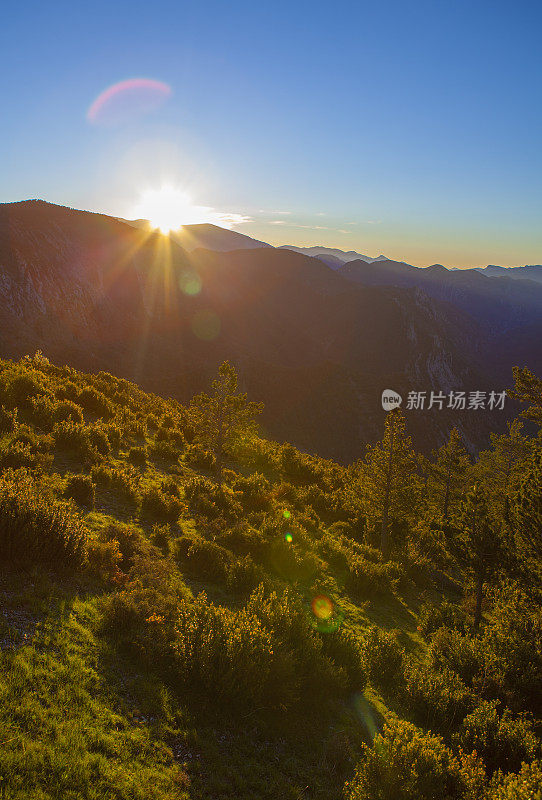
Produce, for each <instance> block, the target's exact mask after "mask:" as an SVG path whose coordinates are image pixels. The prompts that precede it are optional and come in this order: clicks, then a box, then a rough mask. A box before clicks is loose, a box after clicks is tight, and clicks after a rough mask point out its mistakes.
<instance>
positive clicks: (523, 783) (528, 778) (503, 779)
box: [485, 761, 542, 800]
mask: <svg viewBox="0 0 542 800" xmlns="http://www.w3.org/2000/svg"><path fill="white" fill-rule="evenodd" d="M485 800H542V764H541V763H540V761H533V762H532V763H531V764H523V765H522V767H521V769H520V770H519V772H518V774H517V775H513V774H511V775H506V776H503V775H501V774H498V775H497V776H496V778H495V779H494V780H493V782H492V784H491V786H490V788H489V791H488V793H487V795H486V798H485Z"/></svg>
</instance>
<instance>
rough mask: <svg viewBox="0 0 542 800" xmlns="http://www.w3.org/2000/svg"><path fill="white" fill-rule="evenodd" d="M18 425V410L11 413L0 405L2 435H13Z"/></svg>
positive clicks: (0, 432)
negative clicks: (12, 432)
mask: <svg viewBox="0 0 542 800" xmlns="http://www.w3.org/2000/svg"><path fill="white" fill-rule="evenodd" d="M16 425H17V409H15V410H14V411H9V410H8V409H7V408H4V406H2V405H0V434H2V433H11V431H12V430H13V429H14V428H15V426H16Z"/></svg>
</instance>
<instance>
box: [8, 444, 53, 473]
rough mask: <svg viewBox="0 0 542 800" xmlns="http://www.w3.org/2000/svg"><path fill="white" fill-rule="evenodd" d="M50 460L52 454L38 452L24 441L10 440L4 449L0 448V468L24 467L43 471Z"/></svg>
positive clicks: (49, 463) (51, 459)
mask: <svg viewBox="0 0 542 800" xmlns="http://www.w3.org/2000/svg"><path fill="white" fill-rule="evenodd" d="M52 461H53V458H52V456H49V455H47V454H45V453H40V452H38V451H36V449H35V448H33V447H32V446H31V445H29V444H27V443H24V442H19V441H11V442H10V443H9V445H8V446H7V447H6V449H5V450H0V469H21V468H25V469H30V470H36V471H43V470H45V469H47V468H48V467H49V466H50V465H51V464H52Z"/></svg>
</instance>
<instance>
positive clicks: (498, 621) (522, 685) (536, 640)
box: [481, 584, 542, 716]
mask: <svg viewBox="0 0 542 800" xmlns="http://www.w3.org/2000/svg"><path fill="white" fill-rule="evenodd" d="M481 651H482V652H483V654H484V661H483V663H484V670H485V672H486V673H487V672H490V673H491V676H492V680H493V681H494V682H495V683H496V684H497V687H498V690H497V692H496V693H497V694H498V696H499V697H501V699H502V700H503V701H504V702H505V704H506V705H507V706H508V707H509V708H512V709H513V710H517V711H521V710H525V711H532V712H533V713H534V714H535V715H537V716H542V692H541V691H540V687H541V686H542V614H541V613H540V603H539V601H537V600H533V599H530V598H529V597H527V595H526V594H525V592H524V591H523V590H522V589H521V588H520V587H519V586H517V585H515V584H510V585H507V586H505V587H504V589H503V590H502V591H501V592H500V594H499V595H498V596H497V599H496V602H495V604H494V607H493V610H492V615H491V622H490V624H489V625H487V626H486V627H485V628H484V631H483V634H482V641H481Z"/></svg>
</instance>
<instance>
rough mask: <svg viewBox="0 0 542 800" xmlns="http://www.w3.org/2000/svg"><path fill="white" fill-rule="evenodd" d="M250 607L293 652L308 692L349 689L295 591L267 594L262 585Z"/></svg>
mask: <svg viewBox="0 0 542 800" xmlns="http://www.w3.org/2000/svg"><path fill="white" fill-rule="evenodd" d="M246 609H247V611H248V612H249V613H250V614H253V615H254V616H255V617H257V619H258V620H259V621H260V622H261V624H262V625H263V626H264V627H265V628H266V629H268V630H271V631H273V638H274V641H275V642H276V646H277V647H280V648H283V649H286V650H288V651H289V652H290V653H291V654H292V656H293V658H294V659H295V662H296V675H297V676H298V678H299V681H300V685H301V686H302V687H303V688H304V690H305V692H309V690H310V691H311V692H316V693H317V694H318V693H327V694H330V693H333V692H338V691H342V690H344V689H345V688H346V685H347V683H348V678H347V675H346V672H345V670H344V669H342V668H341V667H338V666H336V665H335V664H334V663H333V661H332V660H331V659H330V658H328V656H327V655H326V653H325V651H324V645H323V642H322V639H321V637H320V636H319V634H318V633H317V632H316V631H315V630H314V629H313V627H312V624H311V620H310V618H309V616H308V614H307V612H306V610H305V608H304V607H303V605H302V603H301V601H300V600H299V598H297V597H296V596H294V594H293V593H292V592H291V591H289V590H285V591H284V592H282V594H277V593H276V592H272V593H271V594H269V595H266V593H265V587H264V586H263V585H260V586H259V587H258V589H257V590H256V591H255V592H253V593H252V595H251V596H250V598H249V600H248V602H247V604H246Z"/></svg>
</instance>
